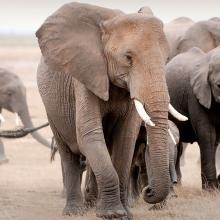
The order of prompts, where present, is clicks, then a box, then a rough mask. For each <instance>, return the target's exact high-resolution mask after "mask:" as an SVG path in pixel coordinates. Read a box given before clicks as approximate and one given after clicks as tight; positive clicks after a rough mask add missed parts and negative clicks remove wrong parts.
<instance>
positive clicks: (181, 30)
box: [164, 17, 195, 61]
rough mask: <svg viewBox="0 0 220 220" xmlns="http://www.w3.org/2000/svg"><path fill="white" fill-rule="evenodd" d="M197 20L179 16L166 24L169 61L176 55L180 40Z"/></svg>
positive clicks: (165, 31)
mask: <svg viewBox="0 0 220 220" xmlns="http://www.w3.org/2000/svg"><path fill="white" fill-rule="evenodd" d="M194 23H195V22H194V21H193V20H192V19H190V18H188V17H179V18H176V19H174V20H172V21H171V22H169V23H166V24H164V33H165V35H166V37H167V40H168V43H169V47H170V52H169V57H168V61H169V60H171V59H172V58H173V57H175V56H176V55H177V54H178V53H179V51H178V47H179V44H180V41H181V39H182V37H183V36H184V34H185V33H186V31H187V30H188V29H189V28H190V27H191V26H192V25H193V24H194Z"/></svg>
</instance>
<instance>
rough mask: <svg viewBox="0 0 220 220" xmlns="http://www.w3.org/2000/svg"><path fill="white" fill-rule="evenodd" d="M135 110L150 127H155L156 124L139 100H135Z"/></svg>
mask: <svg viewBox="0 0 220 220" xmlns="http://www.w3.org/2000/svg"><path fill="white" fill-rule="evenodd" d="M134 104H135V108H136V110H137V112H138V114H139V116H140V117H141V119H142V120H143V121H144V122H145V123H146V124H147V125H149V126H155V124H154V123H153V122H152V121H151V119H150V117H149V115H148V114H147V113H146V111H145V109H144V106H143V105H142V103H141V102H139V101H138V100H136V99H135V100H134Z"/></svg>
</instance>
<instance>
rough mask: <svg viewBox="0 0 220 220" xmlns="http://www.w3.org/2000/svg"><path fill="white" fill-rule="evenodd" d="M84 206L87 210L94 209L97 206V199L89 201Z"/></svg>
mask: <svg viewBox="0 0 220 220" xmlns="http://www.w3.org/2000/svg"><path fill="white" fill-rule="evenodd" d="M84 205H85V207H86V208H87V209H91V208H94V207H95V206H96V198H91V199H87V200H86V201H85V202H84Z"/></svg>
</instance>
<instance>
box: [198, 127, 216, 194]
mask: <svg viewBox="0 0 220 220" xmlns="http://www.w3.org/2000/svg"><path fill="white" fill-rule="evenodd" d="M207 131H208V132H207ZM197 134H198V137H199V138H198V144H199V147H200V154H201V177H202V188H203V189H205V190H208V191H209V190H213V189H214V188H215V187H217V173H216V167H215V155H216V144H215V143H216V133H215V129H214V127H212V126H211V125H209V127H208V130H207V127H204V126H199V127H198V129H197Z"/></svg>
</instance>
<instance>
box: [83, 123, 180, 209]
mask: <svg viewBox="0 0 220 220" xmlns="http://www.w3.org/2000/svg"><path fill="white" fill-rule="evenodd" d="M168 124H169V128H170V131H171V133H172V135H171V136H170V134H168V146H169V170H170V180H171V183H170V187H171V190H173V184H176V183H177V174H176V170H175V164H176V160H177V145H178V143H179V130H178V128H177V127H176V125H175V124H174V123H173V122H172V121H168ZM149 160H150V156H149V145H148V144H147V140H146V129H145V127H144V126H142V127H141V128H140V132H139V136H138V139H137V141H136V145H135V152H134V156H133V160H132V166H131V171H130V181H129V190H128V198H129V206H133V204H134V202H135V201H136V199H137V198H138V197H139V196H140V194H141V192H142V191H143V190H144V191H145V190H147V189H146V186H147V185H148V184H149V181H150V179H151V177H150V172H151V171H150V163H149ZM97 193H98V190H97V183H96V179H95V176H94V174H93V172H92V170H91V169H90V167H89V166H87V173H86V180H85V189H84V199H85V202H86V205H87V206H88V207H93V206H95V203H96V199H97Z"/></svg>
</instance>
